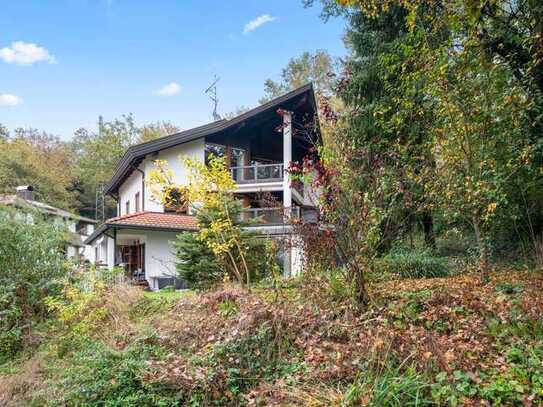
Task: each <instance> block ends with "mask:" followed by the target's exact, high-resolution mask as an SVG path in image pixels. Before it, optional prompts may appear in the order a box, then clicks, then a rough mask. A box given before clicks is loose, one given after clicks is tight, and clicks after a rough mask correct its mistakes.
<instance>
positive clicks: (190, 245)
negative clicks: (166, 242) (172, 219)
mask: <svg viewBox="0 0 543 407" xmlns="http://www.w3.org/2000/svg"><path fill="white" fill-rule="evenodd" d="M172 247H173V249H174V251H175V254H176V257H177V262H176V269H177V273H178V275H179V278H180V279H181V280H183V281H186V282H187V284H188V285H189V287H195V288H208V287H209V286H211V285H213V284H216V283H218V282H220V281H221V280H222V279H223V277H224V273H223V270H222V268H221V265H220V264H219V263H218V262H217V260H216V259H215V255H214V253H213V252H212V251H211V250H210V249H209V247H208V246H207V244H206V243H205V242H204V241H202V240H201V239H199V238H198V234H197V233H195V232H183V233H181V234H179V235H177V239H176V240H175V241H174V242H173V243H172Z"/></svg>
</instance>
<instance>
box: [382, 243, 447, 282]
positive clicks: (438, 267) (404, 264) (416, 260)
mask: <svg viewBox="0 0 543 407" xmlns="http://www.w3.org/2000/svg"><path fill="white" fill-rule="evenodd" d="M375 270H376V272H378V273H379V274H385V275H386V274H393V275H394V274H395V275H398V276H399V277H402V278H433V277H446V276H448V275H450V266H449V264H448V261H447V259H446V258H444V257H436V256H433V255H432V254H431V253H428V252H424V251H407V250H406V251H401V252H396V253H389V254H388V255H386V256H384V257H382V258H380V259H378V260H377V262H376V268H375Z"/></svg>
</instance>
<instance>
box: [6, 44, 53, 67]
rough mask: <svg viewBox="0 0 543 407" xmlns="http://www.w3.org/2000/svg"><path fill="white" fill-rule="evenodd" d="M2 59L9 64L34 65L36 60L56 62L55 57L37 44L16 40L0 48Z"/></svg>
mask: <svg viewBox="0 0 543 407" xmlns="http://www.w3.org/2000/svg"><path fill="white" fill-rule="evenodd" d="M0 59H1V60H3V61H4V62H6V63H8V64H17V65H32V64H34V63H36V62H41V61H43V62H47V63H50V64H55V63H56V62H57V61H56V59H55V57H54V56H53V55H51V54H49V51H47V50H46V49H45V48H43V47H40V46H38V45H36V44H32V43H29V42H23V41H15V42H13V43H11V46H10V47H5V48H0Z"/></svg>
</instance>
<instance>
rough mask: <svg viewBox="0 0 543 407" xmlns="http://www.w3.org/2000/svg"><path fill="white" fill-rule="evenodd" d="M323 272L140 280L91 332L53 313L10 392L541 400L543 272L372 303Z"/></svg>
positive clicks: (70, 400)
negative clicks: (58, 320)
mask: <svg viewBox="0 0 543 407" xmlns="http://www.w3.org/2000/svg"><path fill="white" fill-rule="evenodd" d="M324 285H325V284H324V282H323V281H320V282H319V281H311V282H310V283H309V284H305V285H304V286H300V285H294V286H293V287H291V288H289V289H284V290H283V291H281V292H280V293H274V292H271V291H269V290H265V289H263V290H259V291H258V292H257V293H253V294H248V293H246V292H243V291H240V290H238V289H236V288H235V287H230V288H225V289H222V290H220V291H216V292H213V293H208V294H194V293H183V294H179V293H159V294H145V295H144V296H143V295H141V294H135V295H131V296H128V297H130V301H129V304H128V306H124V305H123V306H121V305H119V304H118V301H117V300H114V301H109V302H108V304H109V305H108V307H109V308H108V310H109V317H108V318H107V320H106V321H104V323H103V324H104V325H103V326H102V327H101V329H99V330H97V331H94V332H92V333H89V334H87V335H77V336H75V337H74V336H73V335H72V336H70V337H67V335H66V331H65V327H60V326H58V324H51V323H50V324H46V325H43V326H42V327H41V328H40V329H39V330H37V331H36V332H35V333H34V335H33V338H31V339H29V342H30V343H29V345H28V348H29V351H28V352H27V353H26V355H25V356H23V357H22V358H21V360H19V361H16V362H13V363H11V364H10V365H6V366H3V367H1V368H0V404H6V403H7V404H8V405H32V404H34V405H44V404H47V403H49V404H51V405H58V404H67V405H100V404H101V402H104V401H105V402H106V404H108V405H165V406H167V405H184V404H193V405H226V404H231V405H239V404H252V405H274V404H276V405H362V404H372V405H398V406H407V405H430V404H432V405H439V404H441V405H454V404H457V405H481V404H480V403H481V402H483V403H487V404H494V405H533V406H536V405H540V404H541V403H543V320H542V318H543V317H542V314H543V296H542V295H541V292H542V289H543V277H542V275H541V274H529V273H526V272H511V271H504V272H497V273H495V274H494V275H493V277H492V281H491V282H490V284H487V285H484V286H483V285H480V284H479V281H478V277H477V276H474V275H461V276H458V277H451V278H441V279H419V280H397V281H391V282H385V283H379V284H377V285H376V286H375V287H373V290H372V291H373V293H374V299H375V302H374V304H372V307H371V309H370V310H369V311H367V312H365V313H363V314H361V313H360V312H359V311H357V310H355V309H353V308H352V307H351V306H350V304H349V303H348V302H347V301H344V300H343V299H342V298H341V293H338V292H336V295H335V296H330V294H329V292H324V291H323V290H321V289H320V288H321V287H323V286H324ZM128 297H127V298H128ZM311 298H315V301H312V300H311ZM89 312H91V311H89Z"/></svg>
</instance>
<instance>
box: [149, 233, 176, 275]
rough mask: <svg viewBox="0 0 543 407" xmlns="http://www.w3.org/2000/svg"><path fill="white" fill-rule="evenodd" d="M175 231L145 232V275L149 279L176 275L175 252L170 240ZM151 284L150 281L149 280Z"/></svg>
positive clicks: (173, 237) (174, 235) (173, 236)
mask: <svg viewBox="0 0 543 407" xmlns="http://www.w3.org/2000/svg"><path fill="white" fill-rule="evenodd" d="M176 235H177V233H172V232H151V231H149V232H147V233H146V237H147V239H146V243H145V275H146V277H147V279H148V281H149V279H152V278H153V277H171V276H175V275H176V270H175V254H174V252H173V250H172V247H171V244H170V242H171V241H174V240H175V238H176ZM149 283H150V284H151V281H149Z"/></svg>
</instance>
